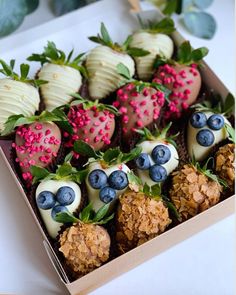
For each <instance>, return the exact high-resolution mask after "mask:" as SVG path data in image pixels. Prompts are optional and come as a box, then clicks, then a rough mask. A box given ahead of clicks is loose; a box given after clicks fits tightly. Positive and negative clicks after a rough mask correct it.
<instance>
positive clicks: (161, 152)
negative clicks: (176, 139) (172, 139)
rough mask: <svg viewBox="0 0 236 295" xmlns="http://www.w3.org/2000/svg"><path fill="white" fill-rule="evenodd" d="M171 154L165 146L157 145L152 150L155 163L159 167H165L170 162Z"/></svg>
mask: <svg viewBox="0 0 236 295" xmlns="http://www.w3.org/2000/svg"><path fill="white" fill-rule="evenodd" d="M170 157H171V152H170V149H169V148H168V147H167V146H166V145H163V144H160V145H157V146H156V147H155V148H154V149H153V150H152V158H153V161H154V162H155V163H156V164H158V165H163V164H165V163H167V162H168V161H169V160H170Z"/></svg>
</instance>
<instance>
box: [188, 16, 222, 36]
mask: <svg viewBox="0 0 236 295" xmlns="http://www.w3.org/2000/svg"><path fill="white" fill-rule="evenodd" d="M183 21H184V24H185V26H186V28H187V29H188V30H189V31H190V33H192V34H193V35H195V36H197V37H199V38H203V39H212V38H213V36H214V34H215V32H216V28H217V26H216V21H215V19H214V18H213V16H212V15H210V14H208V13H206V12H202V11H200V12H187V13H185V14H184V19H183Z"/></svg>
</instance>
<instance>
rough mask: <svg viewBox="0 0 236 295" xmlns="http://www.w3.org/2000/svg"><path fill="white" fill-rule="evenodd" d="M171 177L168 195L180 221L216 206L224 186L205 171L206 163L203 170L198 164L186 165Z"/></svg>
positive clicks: (208, 171) (223, 183) (221, 181)
mask: <svg viewBox="0 0 236 295" xmlns="http://www.w3.org/2000/svg"><path fill="white" fill-rule="evenodd" d="M172 175H173V179H172V186H171V189H170V192H169V195H170V199H171V201H172V202H173V203H174V205H175V207H176V209H177V211H178V213H179V219H180V221H184V220H187V219H189V218H191V217H193V216H195V215H197V214H198V213H201V212H203V211H205V210H206V209H208V208H210V207H212V206H214V205H215V204H217V203H218V202H219V201H220V196H221V192H222V191H223V186H225V185H226V183H225V182H224V181H223V180H221V179H219V178H217V176H216V175H214V174H212V172H211V170H209V169H207V163H206V164H205V166H204V167H203V168H201V167H200V165H199V164H198V163H195V164H192V163H191V164H186V165H184V166H183V167H182V168H181V169H180V170H178V171H175V172H173V174H172ZM222 185H223V186H222Z"/></svg>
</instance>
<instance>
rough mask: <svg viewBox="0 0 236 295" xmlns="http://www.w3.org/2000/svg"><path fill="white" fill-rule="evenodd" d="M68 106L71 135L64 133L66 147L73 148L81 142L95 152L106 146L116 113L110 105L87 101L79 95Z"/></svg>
mask: <svg viewBox="0 0 236 295" xmlns="http://www.w3.org/2000/svg"><path fill="white" fill-rule="evenodd" d="M74 97H75V98H77V99H76V100H75V101H73V102H72V103H71V104H70V108H69V112H68V115H67V117H68V121H69V123H70V124H71V126H72V128H73V133H72V134H69V133H68V132H66V131H65V132H64V137H65V138H66V139H67V143H66V146H67V147H73V145H74V142H75V141H76V140H83V141H84V142H86V143H88V144H89V145H91V146H92V147H93V148H94V149H95V150H96V151H97V150H100V149H102V148H104V147H105V146H108V145H109V144H110V143H111V138H112V136H113V133H114V131H115V115H118V111H117V109H116V108H115V107H113V106H111V105H106V104H102V103H99V102H98V101H97V100H96V101H88V100H85V99H83V98H82V97H81V96H80V95H78V94H74Z"/></svg>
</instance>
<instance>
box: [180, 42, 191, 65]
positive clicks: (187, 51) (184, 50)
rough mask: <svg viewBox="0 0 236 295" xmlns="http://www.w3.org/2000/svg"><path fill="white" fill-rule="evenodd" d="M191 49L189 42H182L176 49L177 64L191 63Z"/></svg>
mask: <svg viewBox="0 0 236 295" xmlns="http://www.w3.org/2000/svg"><path fill="white" fill-rule="evenodd" d="M191 52H192V47H191V45H190V42H189V41H184V42H183V43H182V44H181V45H180V46H179V48H178V51H177V60H178V62H181V63H182V64H184V63H189V62H190V61H191Z"/></svg>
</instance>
